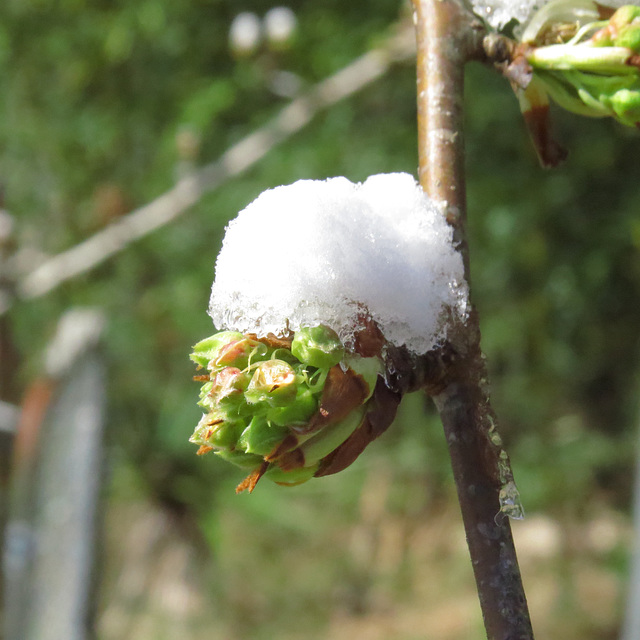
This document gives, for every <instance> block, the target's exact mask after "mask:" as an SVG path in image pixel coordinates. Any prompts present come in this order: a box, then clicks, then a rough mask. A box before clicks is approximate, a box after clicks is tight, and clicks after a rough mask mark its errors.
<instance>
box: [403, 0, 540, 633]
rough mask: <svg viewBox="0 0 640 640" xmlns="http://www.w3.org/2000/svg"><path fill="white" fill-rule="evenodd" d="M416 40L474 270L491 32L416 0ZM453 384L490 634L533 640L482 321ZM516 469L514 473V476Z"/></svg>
mask: <svg viewBox="0 0 640 640" xmlns="http://www.w3.org/2000/svg"><path fill="white" fill-rule="evenodd" d="M413 1H414V7H415V13H416V37H417V45H418V135H419V158H420V183H421V185H422V187H423V188H424V190H425V191H426V192H427V193H428V195H429V196H430V197H431V198H433V199H434V200H438V201H441V202H444V203H445V205H444V206H445V211H446V216H447V220H448V222H449V224H450V225H451V226H452V227H453V229H454V236H455V241H456V242H457V243H458V246H459V247H460V251H461V252H462V255H463V259H464V263H465V271H466V276H467V279H468V276H469V259H468V247H467V242H466V232H465V217H466V198H465V180H464V142H463V85H464V65H465V63H466V62H467V61H469V60H471V59H474V58H478V59H482V58H483V56H484V53H483V51H482V38H483V36H484V30H483V29H482V27H481V25H480V24H479V23H478V21H476V20H474V18H473V16H472V15H470V14H469V13H468V12H467V11H466V10H465V9H464V8H463V7H462V5H461V4H459V3H458V2H457V1H456V0H413ZM447 348H448V349H452V351H453V353H454V354H455V356H454V357H453V358H451V359H448V362H449V371H448V375H447V376H446V379H447V383H446V384H445V385H444V386H443V387H442V388H439V389H436V390H434V391H432V395H433V398H434V401H435V404H436V407H437V408H438V411H439V413H440V416H441V419H442V424H443V427H444V431H445V435H446V438H447V443H448V446H449V453H450V456H451V464H452V468H453V473H454V477H455V481H456V487H457V491H458V499H459V502H460V508H461V511H462V518H463V521H464V526H465V531H466V534H467V542H468V545H469V552H470V555H471V561H472V564H473V570H474V574H475V578H476V584H477V588H478V595H479V598H480V605H481V608H482V614H483V618H484V623H485V628H486V632H487V637H488V638H489V640H507V639H508V640H533V631H532V629H531V622H530V620H529V613H528V609H527V603H526V598H525V594H524V589H523V586H522V580H521V577H520V571H519V568H518V562H517V558H516V552H515V547H514V544H513V539H512V536H511V528H510V525H509V519H508V518H507V517H506V516H505V515H504V511H505V509H504V508H503V505H502V504H501V500H500V496H501V490H502V489H503V486H504V483H505V477H504V468H505V464H506V465H507V468H508V461H507V462H506V463H505V459H504V456H506V454H504V452H503V451H502V449H501V446H500V441H499V437H498V436H497V434H496V432H495V417H494V414H493V411H492V409H491V406H490V404H489V399H488V396H487V394H486V392H485V387H486V378H487V374H486V369H485V365H484V360H483V357H482V353H481V351H480V330H479V324H478V317H477V314H476V313H475V311H472V312H471V314H470V317H469V319H468V321H467V322H466V323H465V324H464V325H463V326H459V327H458V328H457V329H456V330H455V331H454V332H453V333H452V334H451V336H450V344H449V345H448V346H447ZM509 473H510V472H509Z"/></svg>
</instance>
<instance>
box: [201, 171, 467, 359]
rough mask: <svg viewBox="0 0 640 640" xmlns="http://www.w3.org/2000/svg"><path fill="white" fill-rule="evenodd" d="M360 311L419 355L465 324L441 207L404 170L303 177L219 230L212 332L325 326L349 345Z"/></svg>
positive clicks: (457, 261)
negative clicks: (358, 178) (456, 322)
mask: <svg viewBox="0 0 640 640" xmlns="http://www.w3.org/2000/svg"><path fill="white" fill-rule="evenodd" d="M363 309H367V310H368V312H369V314H370V315H371V317H372V318H373V319H374V320H375V321H377V323H378V324H379V326H380V328H381V329H382V331H383V333H384V334H385V336H386V338H387V340H389V341H390V342H392V343H394V344H396V345H402V344H406V345H407V347H409V348H410V349H412V350H413V351H415V352H418V353H423V352H426V351H428V350H429V349H431V348H432V347H434V346H435V345H436V344H437V343H438V342H439V341H440V340H442V339H443V338H444V337H445V335H446V330H447V318H450V317H451V316H452V315H453V316H455V317H458V318H465V317H466V313H467V286H466V283H465V281H464V273H463V265H462V259H461V257H460V254H458V253H457V252H456V251H455V249H454V247H453V243H452V232H451V229H450V228H449V226H448V225H447V223H446V222H445V219H444V216H443V214H442V211H441V209H440V207H439V206H437V205H436V204H435V203H433V202H432V201H431V200H429V199H428V198H427V196H426V195H425V194H424V192H423V191H422V189H421V188H420V186H419V185H418V184H417V183H416V181H415V179H414V178H413V177H412V176H410V175H409V174H405V173H394V174H382V175H376V176H372V177H370V178H368V179H367V180H366V181H365V182H363V183H361V184H353V183H352V182H350V181H349V180H347V179H346V178H329V179H328V180H324V181H320V180H300V181H298V182H296V183H294V184H292V185H289V186H283V187H276V188H275V189H270V190H268V191H265V192H264V193H262V194H261V195H260V196H259V197H258V198H257V199H256V200H254V201H253V202H252V203H251V204H250V205H249V206H247V207H246V208H245V209H244V210H243V211H241V212H240V214H239V215H238V217H237V218H236V219H235V220H233V221H232V222H231V223H230V224H229V226H228V228H227V231H226V235H225V238H224V243H223V247H222V250H221V252H220V255H219V256H218V260H217V262H216V279H215V281H214V283H213V287H212V291H211V303H210V308H209V313H210V315H211V317H212V318H213V321H214V324H215V325H216V327H217V329H219V330H222V329H231V330H237V331H241V332H243V333H247V332H257V333H259V334H262V335H264V334H266V333H269V332H273V333H275V334H276V335H277V334H282V333H283V332H284V331H286V329H287V327H288V328H290V329H292V330H297V329H298V328H299V327H300V326H304V325H317V324H320V323H324V324H327V325H329V326H331V327H332V328H333V329H335V330H336V331H337V332H338V333H339V334H340V336H341V338H342V339H343V340H345V341H346V342H347V343H348V341H349V339H350V338H351V337H352V335H353V331H354V329H355V328H356V323H357V317H358V315H359V314H360V313H361V312H362V310H363Z"/></svg>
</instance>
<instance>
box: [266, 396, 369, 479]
mask: <svg viewBox="0 0 640 640" xmlns="http://www.w3.org/2000/svg"><path fill="white" fill-rule="evenodd" d="M365 413H366V407H365V406H364V405H361V406H360V407H359V408H357V409H354V410H353V411H352V412H351V413H350V414H349V415H348V416H347V417H346V418H344V419H343V420H340V422H336V423H335V424H330V425H329V426H327V427H325V428H324V429H322V430H321V431H318V433H316V434H314V435H313V436H312V437H311V438H309V439H308V440H305V441H304V442H303V443H302V444H301V445H300V447H299V448H300V449H301V450H302V452H303V453H304V464H305V467H308V466H309V465H310V464H314V463H316V462H319V461H320V460H322V458H324V457H325V456H328V455H329V454H330V453H331V452H332V451H333V450H334V449H337V448H338V447H339V446H340V445H341V444H342V443H343V442H344V441H345V440H346V439H347V438H348V437H349V436H350V435H351V434H352V433H353V432H354V431H355V430H356V429H357V428H358V427H359V426H360V423H361V422H362V419H363V418H364V415H365ZM276 464H277V462H276Z"/></svg>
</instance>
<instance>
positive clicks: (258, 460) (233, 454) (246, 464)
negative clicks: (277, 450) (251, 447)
mask: <svg viewBox="0 0 640 640" xmlns="http://www.w3.org/2000/svg"><path fill="white" fill-rule="evenodd" d="M214 453H215V455H217V456H219V457H220V458H222V459H223V460H226V461H227V462H230V463H231V464H235V465H236V466H237V467H241V468H242V469H256V468H257V467H259V466H260V465H261V464H262V457H261V456H256V455H253V454H251V453H245V452H244V451H240V450H238V449H235V450H234V451H228V450H226V449H221V450H220V451H214Z"/></svg>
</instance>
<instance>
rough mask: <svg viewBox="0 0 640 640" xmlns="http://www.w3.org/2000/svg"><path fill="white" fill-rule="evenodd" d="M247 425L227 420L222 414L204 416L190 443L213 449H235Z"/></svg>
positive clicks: (238, 421)
mask: <svg viewBox="0 0 640 640" xmlns="http://www.w3.org/2000/svg"><path fill="white" fill-rule="evenodd" d="M244 429H245V423H244V422H242V421H240V420H227V419H225V417H224V416H223V415H222V414H216V413H209V414H207V415H204V416H202V419H201V420H200V422H199V423H198V426H197V427H196V429H195V431H194V432H193V435H192V436H191V437H190V438H189V442H193V443H194V444H199V445H205V446H208V447H213V448H214V449H234V448H235V447H236V445H237V442H238V439H239V438H240V435H241V434H242V432H243V431H244Z"/></svg>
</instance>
